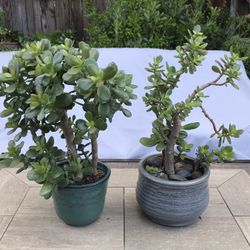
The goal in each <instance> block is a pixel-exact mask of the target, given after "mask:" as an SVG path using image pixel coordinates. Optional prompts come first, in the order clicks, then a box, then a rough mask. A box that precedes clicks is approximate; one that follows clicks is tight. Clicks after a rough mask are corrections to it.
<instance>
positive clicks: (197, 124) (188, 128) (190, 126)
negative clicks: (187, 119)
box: [182, 122, 200, 130]
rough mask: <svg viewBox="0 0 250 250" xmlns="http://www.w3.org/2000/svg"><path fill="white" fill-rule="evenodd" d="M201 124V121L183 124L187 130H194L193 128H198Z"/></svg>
mask: <svg viewBox="0 0 250 250" xmlns="http://www.w3.org/2000/svg"><path fill="white" fill-rule="evenodd" d="M199 126H200V123H199V122H193V123H188V124H186V125H184V126H182V128H183V129H185V130H192V129H196V128H198V127H199Z"/></svg>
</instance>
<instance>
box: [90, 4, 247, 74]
mask: <svg viewBox="0 0 250 250" xmlns="http://www.w3.org/2000/svg"><path fill="white" fill-rule="evenodd" d="M212 2H213V1H206V0H193V1H188V0H168V1H164V0H138V1H133V0H108V2H107V8H106V10H105V11H99V10H97V9H96V8H95V6H94V5H93V3H92V1H90V0H89V1H88V5H87V12H88V17H89V25H88V28H87V29H86V31H87V33H88V36H89V37H88V39H89V43H90V44H91V45H92V46H94V47H142V48H147V47H149V48H163V49H175V47H176V46H177V45H181V44H183V43H184V42H185V37H184V36H186V35H187V30H192V29H193V28H194V26H196V25H200V26H201V30H202V32H203V33H204V34H206V36H207V40H206V42H207V43H208V47H207V48H208V49H216V50H221V49H222V50H229V49H230V46H233V49H234V50H235V52H239V53H240V54H242V55H244V56H246V55H247V51H248V47H247V45H244V44H243V43H242V42H240V44H238V41H239V39H236V38H235V37H234V36H238V37H239V38H241V37H244V38H249V37H250V20H249V19H247V18H245V17H236V19H233V18H232V17H231V16H230V13H229V10H228V9H227V8H226V7H224V8H220V7H216V6H214V5H213V3H212ZM224 2H225V1H224ZM221 7H223V5H221ZM242 46H243V47H245V48H246V49H245V48H244V49H243V48H242ZM244 51H245V52H244ZM249 64H250V59H248V61H247V62H246V64H245V66H246V68H247V71H248V74H249V75H250V68H249Z"/></svg>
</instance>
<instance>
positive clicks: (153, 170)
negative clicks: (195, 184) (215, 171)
mask: <svg viewBox="0 0 250 250" xmlns="http://www.w3.org/2000/svg"><path fill="white" fill-rule="evenodd" d="M144 167H145V170H146V171H147V172H148V173H149V174H151V175H153V176H155V177H159V178H162V179H165V180H173V181H187V180H194V179H197V178H199V177H201V176H202V175H203V173H204V169H203V168H201V167H200V166H199V165H196V164H195V162H194V160H193V159H192V158H185V159H184V160H182V159H179V158H177V157H176V158H175V171H176V172H175V174H174V175H170V176H168V175H167V174H166V173H165V171H164V169H163V164H162V156H161V155H153V156H151V157H148V158H147V159H146V161H145V163H144Z"/></svg>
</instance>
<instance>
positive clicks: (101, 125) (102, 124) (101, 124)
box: [95, 118, 107, 130]
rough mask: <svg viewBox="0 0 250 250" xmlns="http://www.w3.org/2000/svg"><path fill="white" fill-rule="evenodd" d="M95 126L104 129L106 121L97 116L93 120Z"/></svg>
mask: <svg viewBox="0 0 250 250" xmlns="http://www.w3.org/2000/svg"><path fill="white" fill-rule="evenodd" d="M95 127H96V128H98V129H99V130H105V129H106V128H107V123H106V122H105V120H104V119H102V118H98V119H97V120H96V121H95Z"/></svg>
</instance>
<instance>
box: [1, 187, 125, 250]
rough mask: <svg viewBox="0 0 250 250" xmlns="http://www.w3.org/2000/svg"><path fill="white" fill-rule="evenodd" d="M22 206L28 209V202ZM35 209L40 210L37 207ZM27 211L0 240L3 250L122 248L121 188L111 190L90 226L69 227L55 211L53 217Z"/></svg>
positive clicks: (23, 212)
mask: <svg viewBox="0 0 250 250" xmlns="http://www.w3.org/2000/svg"><path fill="white" fill-rule="evenodd" d="M30 195H33V194H30ZM26 198H28V197H26ZM38 199H42V197H39V196H38V198H37V199H36V200H37V201H38ZM39 203H40V204H41V202H39ZM23 204H24V205H25V207H26V208H27V204H28V201H24V203H23ZM29 204H30V203H29ZM48 206H49V207H51V204H50V203H48ZM29 209H30V208H29ZM34 209H39V208H38V207H37V206H36V207H34ZM42 211H44V208H42ZM27 212H28V210H27V209H24V210H22V209H21V210H20V212H19V213H18V214H17V215H16V216H15V217H14V219H13V221H12V223H11V225H10V226H9V228H8V230H7V232H6V233H5V234H4V236H3V238H2V240H1V241H0V249H1V250H2V249H35V250H37V249H39V248H41V249H51V248H52V249H57V250H59V249H60V250H61V249H62V250H65V249H77V250H78V249H79V250H80V249H81V250H85V249H86V250H89V249H90V250H91V249H100V250H109V249H114V250H115V249H117V250H120V249H121V250H122V249H123V189H121V188H120V189H119V188H110V189H109V190H108V193H107V199H106V206H105V209H104V211H103V214H102V216H101V218H100V219H99V220H98V221H96V222H95V223H93V224H91V225H89V226H87V227H72V226H68V225H66V224H65V223H64V222H62V221H61V220H60V219H58V218H57V217H56V216H55V212H54V211H52V210H51V214H49V213H48V212H47V213H46V216H44V215H43V214H42V213H41V212H33V213H31V214H29V213H27Z"/></svg>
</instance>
